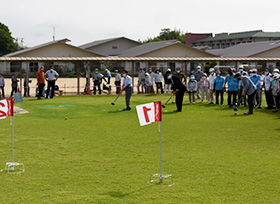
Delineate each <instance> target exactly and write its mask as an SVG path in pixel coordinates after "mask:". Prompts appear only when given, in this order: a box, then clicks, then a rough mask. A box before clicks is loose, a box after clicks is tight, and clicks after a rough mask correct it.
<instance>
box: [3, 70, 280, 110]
mask: <svg viewBox="0 0 280 204" xmlns="http://www.w3.org/2000/svg"><path fill="white" fill-rule="evenodd" d="M227 72H228V74H227V75H226V76H225V77H223V76H222V75H221V71H220V70H218V69H214V68H210V69H209V76H208V75H207V74H206V73H204V72H203V71H202V69H201V66H197V67H196V69H192V70H191V72H190V74H189V75H188V78H189V80H187V77H186V75H185V74H184V73H183V72H182V71H181V69H180V68H179V67H178V68H176V69H175V73H172V71H171V69H167V71H166V73H164V74H163V73H162V72H161V70H160V69H159V68H156V69H155V72H153V70H152V68H149V69H148V70H146V69H145V68H139V73H138V83H137V93H138V94H141V93H148V94H156V93H157V94H158V93H162V94H163V93H171V92H173V94H174V95H176V106H177V109H176V110H175V111H176V112H180V111H182V103H183V97H184V93H188V95H189V103H190V104H195V103H196V101H197V99H201V102H202V103H204V102H205V101H208V103H210V104H216V105H220V106H221V107H222V106H223V104H224V94H225V93H227V108H234V109H236V108H237V107H238V106H240V105H243V106H245V107H247V106H248V107H249V111H248V112H246V113H245V114H253V110H254V108H258V109H260V108H262V93H263V91H264V93H265V99H266V103H267V107H266V108H267V109H273V112H278V111H280V91H279V90H280V72H279V69H277V68H275V69H273V70H270V69H269V68H266V69H265V72H264V75H263V77H262V76H261V75H259V74H258V70H257V69H250V70H248V72H247V71H245V69H244V67H243V66H242V65H241V66H239V68H238V70H236V69H235V68H229V69H228V70H227ZM122 74H123V83H121V82H122V76H121V73H119V71H118V70H115V82H114V83H115V87H116V93H117V94H120V93H121V92H122V91H125V93H126V108H125V109H124V110H131V107H130V98H131V95H132V92H133V84H132V79H131V77H130V76H129V75H128V72H127V71H126V70H123V71H122ZM105 76H106V77H107V80H106V78H105ZM105 76H104V75H103V74H101V73H100V72H99V70H98V69H95V71H94V73H93V75H92V80H93V94H94V95H95V94H96V92H97V89H98V92H99V94H101V84H102V81H103V80H104V81H105V82H106V83H107V85H109V87H107V86H106V85H105V88H108V89H110V90H111V86H110V80H111V78H112V75H111V72H110V71H109V70H108V69H106V70H105ZM58 77H59V74H58V73H57V72H56V71H55V70H54V69H53V66H50V69H49V70H48V71H47V72H44V67H43V66H42V67H41V68H40V70H39V71H38V73H37V92H36V96H37V98H38V99H41V98H42V97H45V98H53V96H54V91H55V90H56V86H55V81H56V80H57V79H58ZM45 81H47V82H48V86H47V90H46V91H44V87H45ZM11 82H12V83H11V84H12V91H11V96H10V97H12V96H13V93H16V92H17V91H18V87H17V82H18V80H17V78H16V76H15V75H13V76H12V77H11ZM163 82H164V85H163ZM29 83H30V81H28V77H27V79H26V82H24V88H25V92H24V93H25V96H28V95H29V89H26V87H28V84H29ZM86 83H87V84H86V87H87V85H88V84H89V82H88V80H87V82H86ZM4 86H5V81H4V77H3V76H2V75H0V97H1V96H2V97H3V98H5V92H4ZM154 87H155V88H154ZM103 89H104V85H103ZM171 90H172V91H171ZM214 98H215V99H214Z"/></svg>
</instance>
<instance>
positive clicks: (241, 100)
mask: <svg viewBox="0 0 280 204" xmlns="http://www.w3.org/2000/svg"><path fill="white" fill-rule="evenodd" d="M242 92H243V86H240V89H239V91H238V102H237V105H238V106H239V105H240V104H241V103H242V102H243V103H244V106H247V99H246V95H245V96H242Z"/></svg>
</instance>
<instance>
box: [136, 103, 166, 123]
mask: <svg viewBox="0 0 280 204" xmlns="http://www.w3.org/2000/svg"><path fill="white" fill-rule="evenodd" d="M136 110H137V115H138V118H139V122H140V125H141V126H143V125H148V124H151V123H152V122H158V121H161V118H162V117H161V116H162V110H161V102H160V101H158V102H152V103H146V104H142V105H139V106H136Z"/></svg>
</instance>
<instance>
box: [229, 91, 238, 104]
mask: <svg viewBox="0 0 280 204" xmlns="http://www.w3.org/2000/svg"><path fill="white" fill-rule="evenodd" d="M231 96H232V98H233V103H231ZM236 96H237V91H228V105H229V106H232V105H235V104H236Z"/></svg>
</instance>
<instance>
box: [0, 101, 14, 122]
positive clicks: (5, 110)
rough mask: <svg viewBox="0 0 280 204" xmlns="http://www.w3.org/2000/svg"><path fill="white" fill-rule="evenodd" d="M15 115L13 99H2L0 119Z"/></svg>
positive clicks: (0, 102)
mask: <svg viewBox="0 0 280 204" xmlns="http://www.w3.org/2000/svg"><path fill="white" fill-rule="evenodd" d="M13 115H14V103H13V99H11V98H9V99H5V100H1V101H0V119H4V118H6V117H8V116H13Z"/></svg>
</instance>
